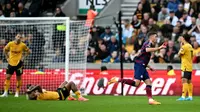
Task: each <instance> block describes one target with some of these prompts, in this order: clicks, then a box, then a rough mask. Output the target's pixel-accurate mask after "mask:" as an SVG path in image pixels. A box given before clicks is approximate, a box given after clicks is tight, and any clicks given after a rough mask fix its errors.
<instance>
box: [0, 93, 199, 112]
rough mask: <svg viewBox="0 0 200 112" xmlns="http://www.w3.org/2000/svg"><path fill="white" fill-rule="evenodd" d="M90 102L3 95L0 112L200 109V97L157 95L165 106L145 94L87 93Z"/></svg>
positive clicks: (195, 111) (173, 111) (183, 111)
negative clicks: (151, 102)
mask: <svg viewBox="0 0 200 112" xmlns="http://www.w3.org/2000/svg"><path fill="white" fill-rule="evenodd" d="M87 98H89V99H90V100H89V101H88V102H78V101H28V100H26V98H25V96H20V97H19V98H14V97H13V96H9V97H8V98H0V112H199V106H200V97H194V101H183V102H178V101H176V99H177V98H178V97H173V96H157V97H155V99H156V100H158V101H160V102H161V103H162V105H148V104H147V98H146V97H145V96H87Z"/></svg>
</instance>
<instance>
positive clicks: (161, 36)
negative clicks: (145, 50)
mask: <svg viewBox="0 0 200 112" xmlns="http://www.w3.org/2000/svg"><path fill="white" fill-rule="evenodd" d="M157 35H158V37H157V46H161V45H162V44H163V43H164V37H163V35H162V32H161V31H158V33H157Z"/></svg>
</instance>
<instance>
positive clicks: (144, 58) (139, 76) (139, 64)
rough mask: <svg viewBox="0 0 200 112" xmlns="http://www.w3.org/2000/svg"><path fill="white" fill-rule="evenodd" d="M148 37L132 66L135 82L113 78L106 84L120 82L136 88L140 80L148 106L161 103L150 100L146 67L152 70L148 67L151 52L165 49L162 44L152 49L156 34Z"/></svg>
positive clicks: (149, 81) (149, 86)
mask: <svg viewBox="0 0 200 112" xmlns="http://www.w3.org/2000/svg"><path fill="white" fill-rule="evenodd" d="M148 36H149V40H148V41H146V42H145V43H144V44H143V46H142V48H141V51H140V53H139V55H138V56H137V57H136V58H135V65H134V70H135V73H134V75H135V76H134V78H135V80H131V79H118V78H116V77H114V78H112V79H111V80H110V81H109V82H108V84H112V83H116V82H122V83H124V84H128V85H131V86H136V87H138V86H139V85H140V82H141V80H143V81H144V83H145V84H146V94H147V96H148V99H149V104H151V105H159V104H161V103H160V102H157V101H155V100H153V98H152V92H151V85H152V82H151V80H150V77H149V74H148V72H147V70H146V67H149V68H150V70H153V69H152V68H151V67H150V66H148V63H149V61H150V57H151V52H154V51H158V50H160V49H163V48H166V46H165V45H164V44H163V45H161V46H160V47H153V46H155V44H156V41H157V34H156V33H154V32H150V33H149V35H148Z"/></svg>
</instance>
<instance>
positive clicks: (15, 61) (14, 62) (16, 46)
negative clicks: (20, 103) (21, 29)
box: [0, 33, 30, 97]
mask: <svg viewBox="0 0 200 112" xmlns="http://www.w3.org/2000/svg"><path fill="white" fill-rule="evenodd" d="M21 39H22V35H21V34H20V33H18V34H17V35H16V36H15V40H14V41H11V42H9V43H8V44H7V45H6V46H5V48H4V50H3V51H4V54H5V56H6V59H7V61H8V67H7V69H6V80H5V84H4V93H3V95H1V96H0V97H7V96H8V89H9V86H10V78H11V77H12V75H13V73H14V72H15V73H16V75H17V77H16V78H17V84H16V92H15V97H19V91H20V87H21V85H22V81H21V75H22V74H23V60H24V58H25V57H26V56H28V54H29V53H30V50H29V48H28V47H27V46H26V44H24V43H23V42H21ZM23 54H24V55H23Z"/></svg>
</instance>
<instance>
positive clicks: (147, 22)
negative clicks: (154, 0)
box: [142, 13, 150, 26]
mask: <svg viewBox="0 0 200 112" xmlns="http://www.w3.org/2000/svg"><path fill="white" fill-rule="evenodd" d="M149 18H150V16H149V13H144V18H143V20H142V24H143V25H145V26H148V25H149Z"/></svg>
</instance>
